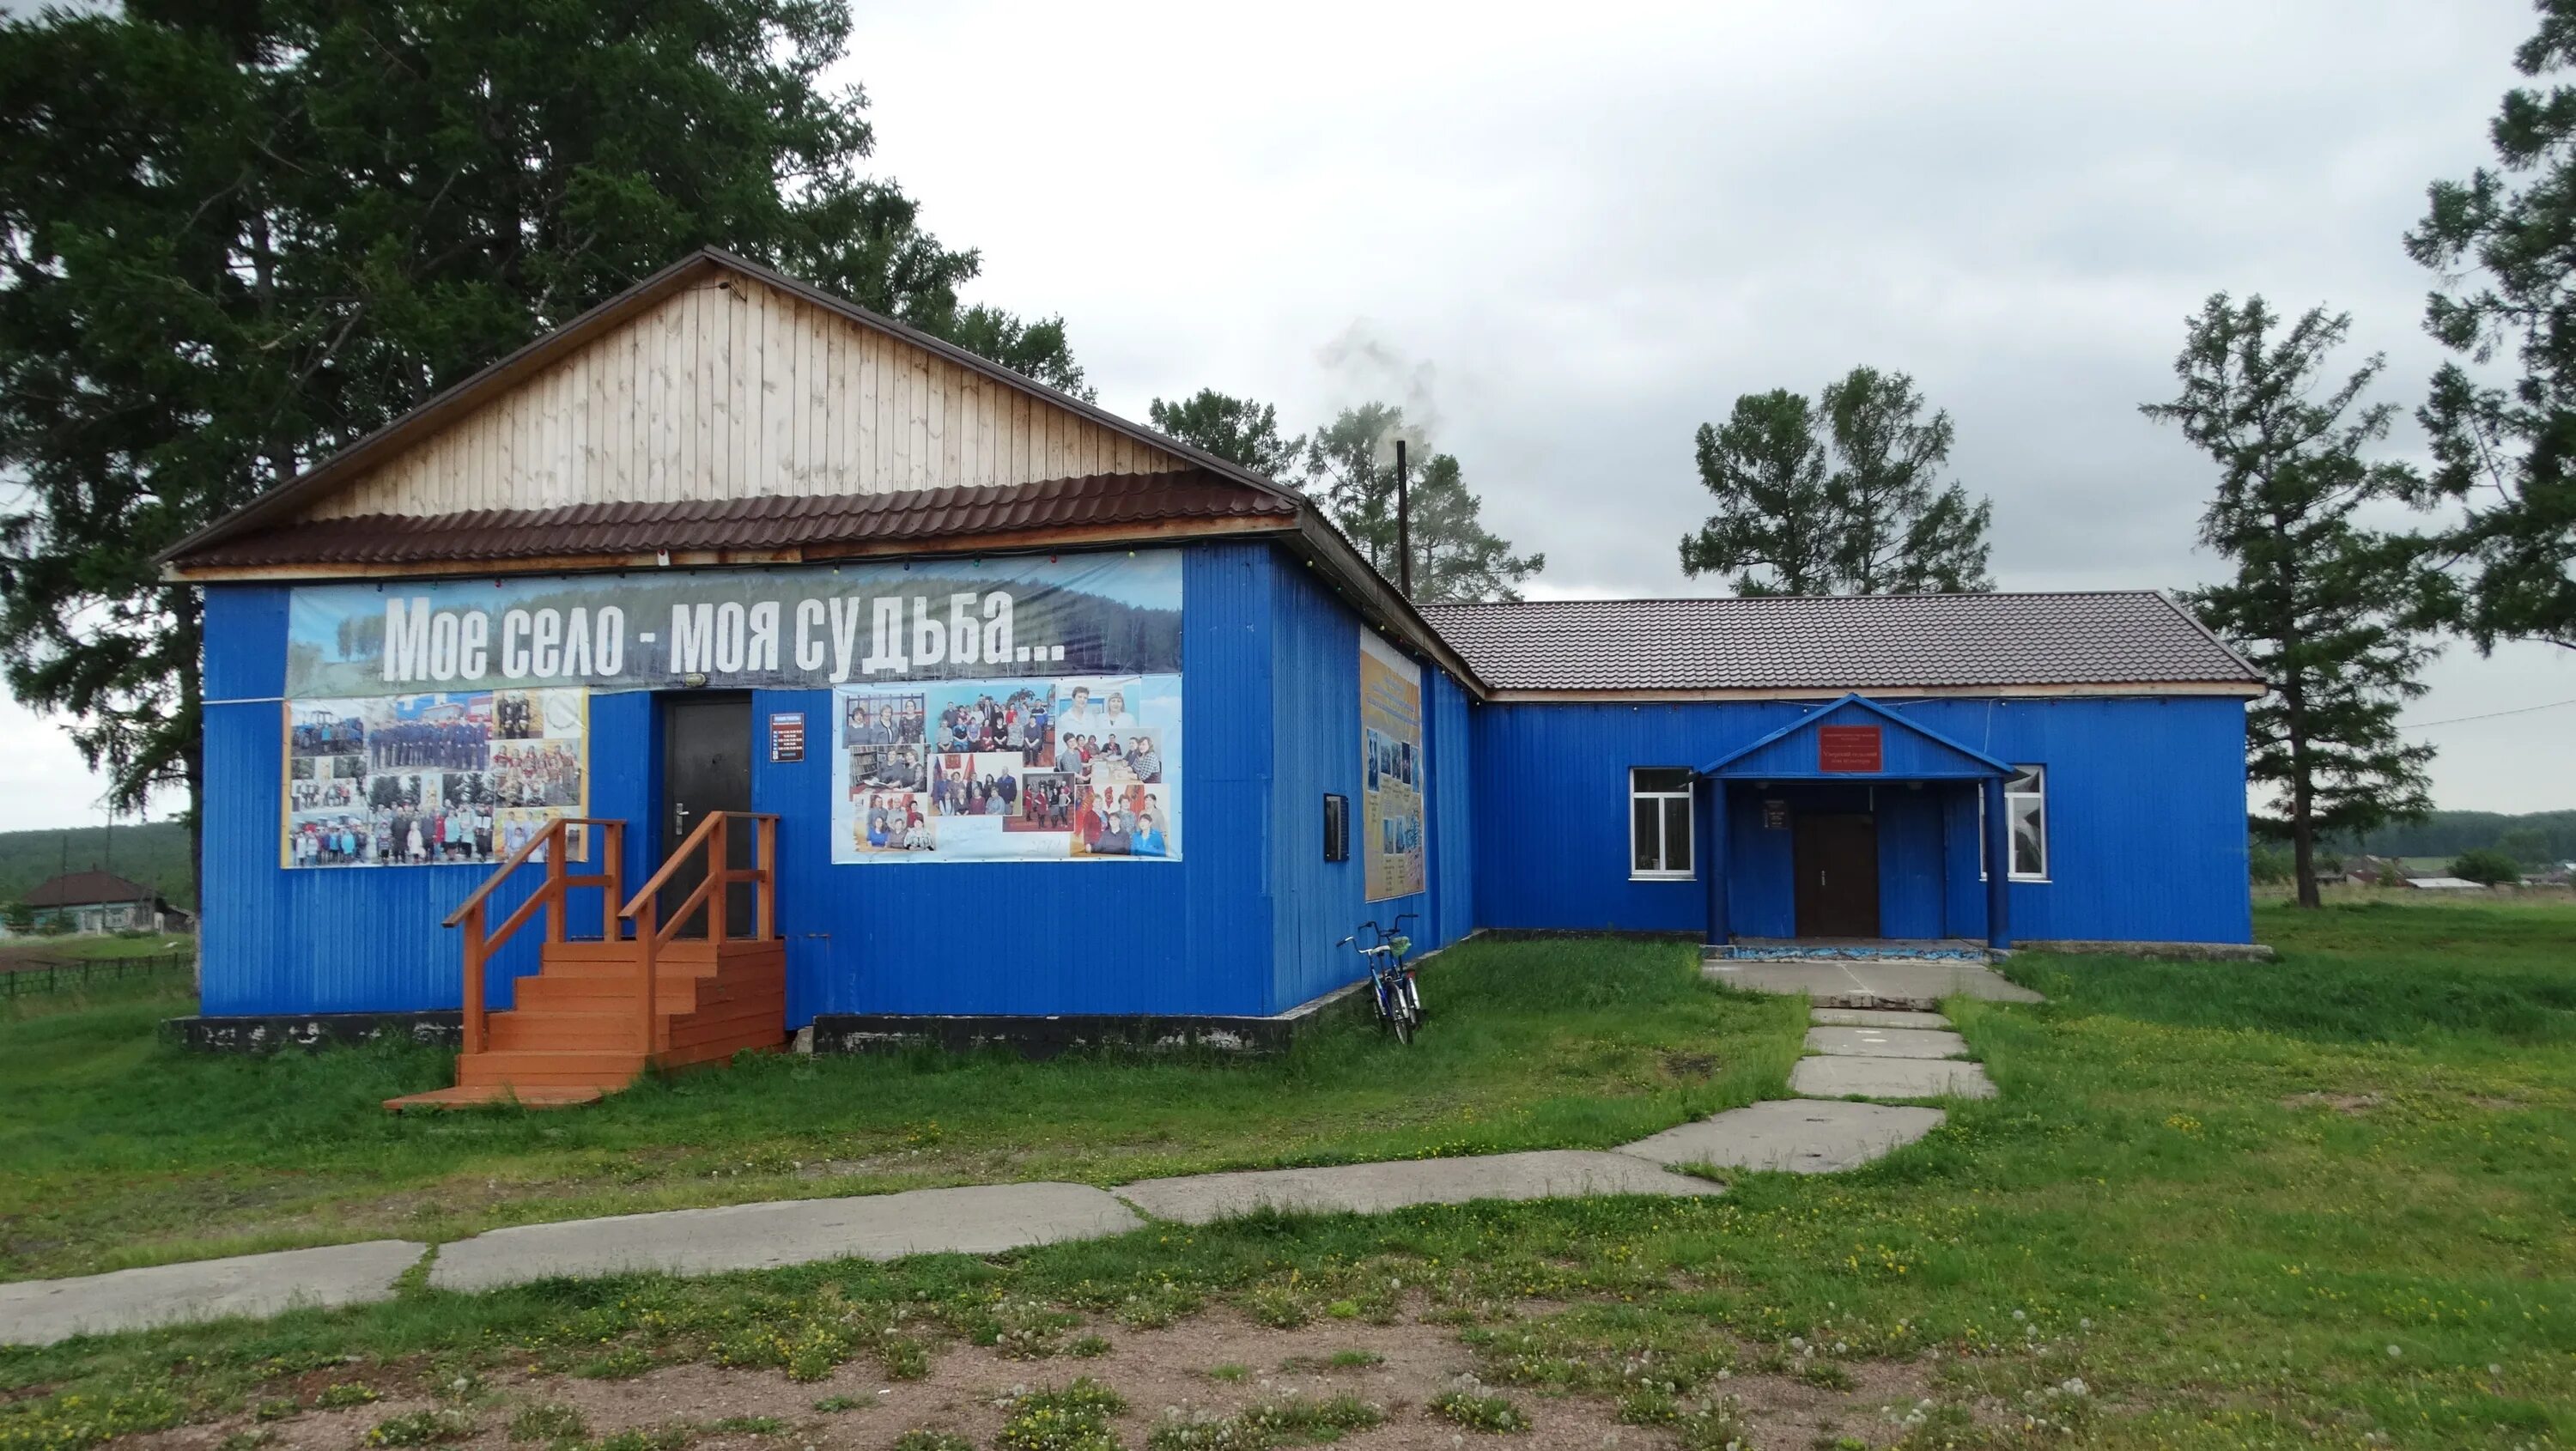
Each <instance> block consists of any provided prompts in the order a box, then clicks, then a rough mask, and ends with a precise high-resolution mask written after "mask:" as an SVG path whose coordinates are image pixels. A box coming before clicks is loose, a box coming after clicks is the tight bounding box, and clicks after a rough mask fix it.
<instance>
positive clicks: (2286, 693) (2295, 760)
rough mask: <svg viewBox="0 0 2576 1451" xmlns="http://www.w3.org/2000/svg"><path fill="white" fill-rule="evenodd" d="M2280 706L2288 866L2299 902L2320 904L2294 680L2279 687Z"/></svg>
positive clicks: (2301, 709)
mask: <svg viewBox="0 0 2576 1451" xmlns="http://www.w3.org/2000/svg"><path fill="white" fill-rule="evenodd" d="M2281 700H2282V706H2283V709H2284V710H2285V711H2286V712H2287V714H2288V717H2289V731H2290V869H2291V872H2292V874H2293V876H2294V877H2295V878H2296V880H2297V881H2298V884H2299V905H2300V906H2302V907H2322V906H2324V905H2325V898H2324V897H2323V896H2322V895H2321V894H2320V893H2319V892H2318V891H2317V824H2316V817H2315V811H2316V787H2315V785H2314V783H2313V782H2312V781H2311V780H2310V779H2309V766H2308V710H2307V692H2306V691H2305V690H2304V689H2302V688H2301V687H2300V686H2299V685H2298V684H2296V683H2293V684H2290V685H2286V686H2284V687H2282V690H2281Z"/></svg>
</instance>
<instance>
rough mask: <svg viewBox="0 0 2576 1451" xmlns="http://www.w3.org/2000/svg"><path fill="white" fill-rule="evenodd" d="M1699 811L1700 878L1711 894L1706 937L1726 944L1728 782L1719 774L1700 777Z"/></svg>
mask: <svg viewBox="0 0 2576 1451" xmlns="http://www.w3.org/2000/svg"><path fill="white" fill-rule="evenodd" d="M1692 806H1693V809H1694V810H1696V811H1697V812H1698V813H1699V827H1698V832H1699V877H1700V887H1701V890H1702V891H1705V892H1706V893H1707V894H1708V933H1707V936H1706V938H1705V939H1704V940H1705V941H1706V942H1707V943H1708V945H1709V946H1711V947H1724V946H1725V945H1726V937H1727V922H1726V782H1725V781H1723V780H1721V779H1720V778H1718V777H1715V776H1702V777H1700V778H1699V796H1698V800H1697V801H1695V802H1693V803H1692Z"/></svg>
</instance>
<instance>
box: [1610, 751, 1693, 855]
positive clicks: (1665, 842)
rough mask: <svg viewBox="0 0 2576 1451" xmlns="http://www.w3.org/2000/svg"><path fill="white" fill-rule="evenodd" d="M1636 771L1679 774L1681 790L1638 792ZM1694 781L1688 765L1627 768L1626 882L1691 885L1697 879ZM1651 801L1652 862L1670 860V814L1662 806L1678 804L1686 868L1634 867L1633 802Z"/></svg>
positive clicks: (1635, 827)
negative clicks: (1682, 883) (1653, 810)
mask: <svg viewBox="0 0 2576 1451" xmlns="http://www.w3.org/2000/svg"><path fill="white" fill-rule="evenodd" d="M1640 771H1679V772H1681V773H1682V777H1683V783H1682V789H1680V790H1678V791H1671V790H1658V791H1644V790H1640V789H1638V786H1637V773H1638V772H1640ZM1698 785H1699V782H1698V779H1697V777H1696V775H1695V774H1694V773H1693V772H1692V771H1691V769H1690V768H1689V767H1688V766H1630V767H1629V768H1628V805H1627V820H1628V880H1630V881H1632V882H1695V881H1697V880H1699V803H1698V801H1697V799H1696V796H1697V791H1698ZM1640 801H1652V802H1654V803H1656V805H1655V860H1656V861H1658V862H1664V863H1670V862H1671V861H1672V859H1673V854H1672V841H1671V834H1670V832H1669V831H1668V830H1667V827H1668V826H1669V825H1670V823H1671V820H1672V818H1671V815H1670V814H1669V813H1668V812H1667V811H1666V809H1665V807H1664V805H1663V803H1665V802H1668V801H1679V802H1681V803H1682V850H1683V859H1684V860H1685V861H1687V862H1688V863H1689V865H1688V866H1686V867H1683V868H1681V869H1679V870H1676V869H1674V868H1673V867H1671V866H1670V865H1665V866H1660V867H1654V868H1645V867H1640V866H1638V865H1637V803H1638V802H1640Z"/></svg>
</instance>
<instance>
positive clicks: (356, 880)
mask: <svg viewBox="0 0 2576 1451" xmlns="http://www.w3.org/2000/svg"><path fill="white" fill-rule="evenodd" d="M285 598H286V592H285V591H284V590H282V589H277V588H273V587H268V586H234V585H218V586H214V587H212V588H210V589H208V590H207V591H206V679H207V685H208V690H207V697H208V701H209V704H208V705H207V707H206V737H205V739H206V805H205V872H206V881H205V907H206V910H205V913H204V920H203V927H202V931H203V937H202V944H203V946H202V951H203V958H204V983H203V993H202V1004H201V1009H200V1010H201V1011H203V1012H207V1013H214V1014H234V1013H240V1014H256V1013H293V1012H380V1011H408V1010H418V1009H425V1008H453V1007H455V1006H456V1005H457V1004H458V1003H459V1002H460V1001H461V1000H462V999H463V997H464V983H463V979H462V966H463V951H464V949H463V943H462V942H461V940H460V939H459V936H458V934H457V933H456V932H454V931H451V930H449V929H448V928H446V927H444V926H442V925H441V923H442V922H443V921H444V919H445V918H446V916H447V914H448V913H450V912H452V911H454V910H455V909H456V906H457V904H458V903H460V902H462V901H464V900H465V898H466V897H467V896H468V895H470V894H471V893H472V892H473V890H474V889H475V887H477V886H479V885H481V883H482V881H483V879H484V877H485V876H486V875H488V869H486V868H484V867H479V866H436V867H382V868H365V867H353V868H348V869H345V870H331V869H307V870H302V871H290V870H288V869H287V868H285V867H283V866H281V865H280V864H279V852H278V841H279V834H280V831H281V827H282V817H281V813H280V800H281V776H282V775H283V772H284V769H285V759H284V758H285V734H284V732H285V706H284V702H283V701H282V700H281V699H280V698H279V696H278V693H277V692H278V691H279V690H280V689H282V688H283V686H284V682H285V670H286V610H285ZM650 706H651V702H650V700H649V698H647V697H645V696H641V695H633V696H598V697H594V698H593V699H592V701H591V810H592V813H593V814H594V815H601V816H625V817H631V818H634V819H638V820H642V819H646V813H647V811H648V809H649V803H648V800H647V797H646V792H647V791H648V790H649V785H650V776H651V770H650V765H649V763H650V761H651V760H653V759H655V753H653V752H651V751H650V750H649V749H638V748H637V741H638V739H639V736H640V735H642V734H644V733H648V732H649V729H650V719H651V714H650ZM646 849H647V848H646V845H645V843H643V842H641V841H630V843H629V847H628V852H627V863H626V870H627V872H628V877H627V880H629V881H641V880H642V876H641V875H640V874H641V873H642V872H645V871H649V870H650V867H649V866H647V865H646V862H645V851H646ZM542 875H543V870H542V868H538V867H527V868H523V869H521V871H520V872H519V874H518V880H516V881H513V882H510V883H507V884H505V885H504V886H503V887H502V889H501V890H500V891H498V892H496V893H494V894H493V897H492V920H493V921H494V922H495V923H497V922H498V921H499V920H500V919H501V918H502V917H504V916H506V915H508V913H510V912H511V911H513V910H515V909H516V908H517V907H518V905H519V904H520V903H522V902H524V901H526V900H527V894H528V893H529V892H530V891H532V890H534V889H535V887H536V884H537V882H538V881H539V879H540V878H541V877H542ZM596 900H597V899H596V897H595V896H593V895H592V894H590V893H581V894H578V898H577V900H576V902H575V905H574V912H575V915H574V917H573V919H572V920H573V922H574V923H575V924H576V926H575V930H576V935H587V933H586V932H584V931H583V929H582V927H581V924H584V923H588V922H591V921H594V920H595V919H594V918H593V917H592V916H591V913H592V912H593V911H594V910H595V908H594V904H595V902H596ZM539 935H541V934H539V933H537V932H536V931H535V929H534V928H531V929H529V930H527V931H525V932H523V933H522V934H521V936H520V937H519V938H518V939H517V940H515V941H513V942H512V943H511V944H510V945H509V946H508V947H506V948H505V949H503V951H502V953H501V954H500V956H499V957H498V958H497V959H496V960H495V961H494V962H493V963H492V965H491V972H490V976H489V977H488V978H487V980H486V987H485V993H486V1000H487V1001H488V1002H489V1003H490V1005H491V1006H493V1007H495V1008H506V1007H508V1006H509V1005H510V1002H511V986H512V984H513V983H514V982H515V981H516V979H517V978H518V977H519V976H520V975H522V974H525V973H529V972H533V971H535V970H536V949H535V945H534V944H535V941H536V938H537V936H539Z"/></svg>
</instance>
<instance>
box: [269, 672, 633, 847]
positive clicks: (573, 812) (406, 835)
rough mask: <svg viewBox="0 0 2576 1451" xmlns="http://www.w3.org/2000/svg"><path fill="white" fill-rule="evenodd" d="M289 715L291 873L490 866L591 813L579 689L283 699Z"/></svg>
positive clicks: (586, 700) (586, 712)
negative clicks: (558, 821)
mask: <svg viewBox="0 0 2576 1451" xmlns="http://www.w3.org/2000/svg"><path fill="white" fill-rule="evenodd" d="M285 715H286V793H285V794H286V800H285V826H284V838H283V841H282V842H281V843H280V852H279V856H280V861H281V863H282V864H283V865H285V866H287V867H290V868H302V867H358V866H374V867H384V866H438V865H445V864H451V863H486V864H488V863H492V862H497V861H501V860H503V859H505V858H507V857H508V856H509V855H510V854H511V853H512V852H515V851H517V850H518V849H519V848H520V847H521V846H524V845H525V844H526V843H527V841H528V839H529V838H530V837H532V836H534V835H536V834H537V833H538V832H540V831H543V830H544V829H545V827H546V825H547V823H549V822H550V821H552V820H554V819H555V818H556V817H559V816H582V815H586V814H587V813H588V807H589V802H590V750H589V741H590V697H589V692H587V691H585V690H580V689H552V690H484V691H473V692H464V693H456V692H442V693H435V694H420V695H389V696H375V697H370V698H366V699H331V700H291V701H288V702H287V703H286V711H285ZM574 854H575V855H579V854H580V847H579V845H578V841H577V839H576V848H575V852H574Z"/></svg>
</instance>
